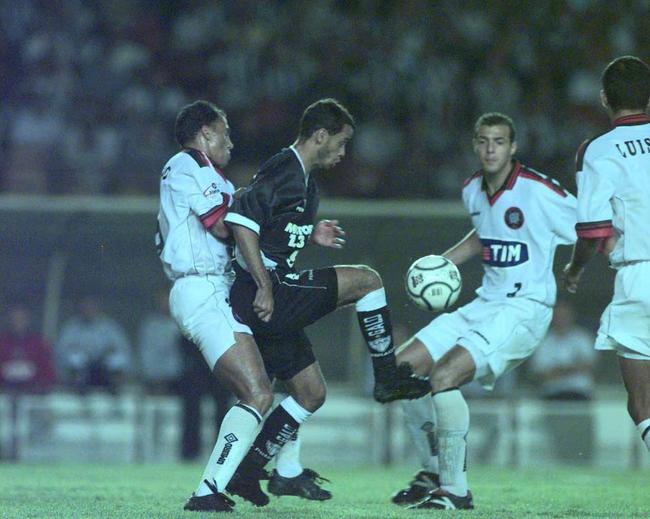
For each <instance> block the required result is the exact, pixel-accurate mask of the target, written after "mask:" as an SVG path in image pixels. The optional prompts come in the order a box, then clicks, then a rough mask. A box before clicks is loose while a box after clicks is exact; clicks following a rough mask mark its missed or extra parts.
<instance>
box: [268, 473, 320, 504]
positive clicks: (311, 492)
mask: <svg viewBox="0 0 650 519" xmlns="http://www.w3.org/2000/svg"><path fill="white" fill-rule="evenodd" d="M324 481H326V482H328V483H329V479H325V478H324V477H321V475H320V474H318V472H316V471H315V470H311V469H304V470H303V471H302V473H301V474H299V475H297V476H296V477H295V478H285V477H283V476H280V474H278V471H277V470H275V469H273V473H272V474H271V479H270V480H269V486H268V490H269V492H270V493H271V494H273V495H274V496H298V497H302V498H305V499H310V500H312V501H327V500H328V499H332V493H331V492H330V491H329V490H325V489H323V488H321V487H320V486H319V485H320V484H322V483H323V482H324Z"/></svg>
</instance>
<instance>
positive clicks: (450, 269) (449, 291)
mask: <svg viewBox="0 0 650 519" xmlns="http://www.w3.org/2000/svg"><path fill="white" fill-rule="evenodd" d="M405 282H406V293H407V294H408V296H409V298H410V299H411V301H413V302H414V303H415V304H416V305H417V306H419V307H420V308H422V309H424V310H429V311H430V312H439V311H441V310H446V309H447V308H449V307H450V306H452V305H453V304H454V303H455V302H456V300H457V299H458V295H459V294H460V289H461V287H462V286H463V281H462V279H461V277H460V272H458V268H457V267H456V265H454V264H453V263H452V262H451V261H449V260H448V259H447V258H443V257H442V256H436V255H434V254H431V255H429V256H424V257H422V258H420V259H418V260H415V261H414V262H413V264H412V265H411V266H410V267H409V269H408V271H407V272H406V280H405Z"/></svg>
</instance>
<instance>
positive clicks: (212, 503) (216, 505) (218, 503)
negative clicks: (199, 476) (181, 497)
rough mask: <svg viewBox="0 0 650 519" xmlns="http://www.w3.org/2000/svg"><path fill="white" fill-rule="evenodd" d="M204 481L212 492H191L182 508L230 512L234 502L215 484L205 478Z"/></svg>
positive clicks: (197, 510) (189, 510)
mask: <svg viewBox="0 0 650 519" xmlns="http://www.w3.org/2000/svg"><path fill="white" fill-rule="evenodd" d="M205 483H206V484H207V485H208V487H209V488H210V490H212V491H213V492H214V493H213V494H208V495H207V496H197V495H196V494H194V493H192V495H191V496H190V498H189V499H188V500H187V502H186V503H185V506H184V507H183V510H187V511H188V512H232V510H233V507H234V506H235V502H234V501H233V500H232V499H230V498H229V497H228V496H227V495H225V494H222V493H221V492H219V491H218V490H217V487H216V486H215V485H213V484H211V483H209V482H208V481H207V480H206V481H205Z"/></svg>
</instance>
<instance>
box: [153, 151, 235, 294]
mask: <svg viewBox="0 0 650 519" xmlns="http://www.w3.org/2000/svg"><path fill="white" fill-rule="evenodd" d="M234 192H235V187H234V186H233V184H232V182H230V181H229V180H227V179H226V178H225V177H224V176H223V174H222V173H221V172H220V171H219V170H218V168H216V167H215V166H214V165H213V163H212V162H211V161H210V159H209V158H208V156H207V155H206V154H205V153H203V152H201V151H198V150H193V149H187V150H183V151H181V152H179V153H177V154H176V155H174V156H173V157H172V158H171V159H169V161H168V162H167V164H165V167H164V168H163V172H162V178H161V180H160V209H159V212H158V232H157V233H156V246H157V248H158V254H159V255H160V259H161V261H162V264H163V269H164V271H165V274H166V275H167V277H168V278H169V279H171V280H176V279H178V278H181V277H184V276H191V275H207V274H215V275H223V274H228V273H230V272H231V268H230V258H231V251H230V247H228V246H227V245H226V244H225V243H224V242H222V241H220V240H218V239H217V238H215V237H214V236H213V235H212V234H210V233H209V232H208V229H209V228H210V227H211V226H212V225H213V224H214V223H215V222H216V221H217V220H218V219H219V218H221V217H222V216H223V215H224V214H225V213H226V212H227V211H228V206H229V205H230V203H231V202H232V195H233V193H234ZM224 279H225V278H224ZM228 282H230V281H228Z"/></svg>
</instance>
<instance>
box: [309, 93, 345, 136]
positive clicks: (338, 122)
mask: <svg viewBox="0 0 650 519" xmlns="http://www.w3.org/2000/svg"><path fill="white" fill-rule="evenodd" d="M346 124H348V125H350V126H351V127H352V128H354V117H352V116H351V115H350V112H348V110H347V108H345V106H343V105H342V104H341V103H339V102H338V101H337V100H336V99H332V98H331V97H328V98H327V99H321V100H319V101H316V102H315V103H312V104H310V105H309V106H308V107H307V108H306V109H305V111H304V112H303V114H302V117H301V118H300V130H299V134H298V138H299V139H300V140H304V139H309V137H311V136H312V135H313V133H314V132H315V131H316V130H320V129H321V128H324V129H325V130H327V131H328V132H329V134H330V135H334V134H337V133H339V132H340V131H341V130H343V126H345V125H346Z"/></svg>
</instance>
